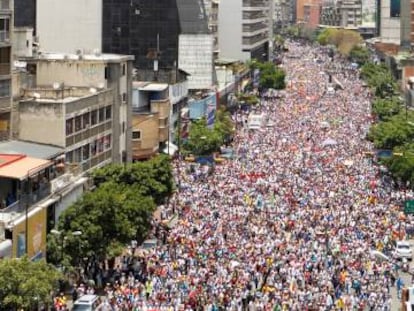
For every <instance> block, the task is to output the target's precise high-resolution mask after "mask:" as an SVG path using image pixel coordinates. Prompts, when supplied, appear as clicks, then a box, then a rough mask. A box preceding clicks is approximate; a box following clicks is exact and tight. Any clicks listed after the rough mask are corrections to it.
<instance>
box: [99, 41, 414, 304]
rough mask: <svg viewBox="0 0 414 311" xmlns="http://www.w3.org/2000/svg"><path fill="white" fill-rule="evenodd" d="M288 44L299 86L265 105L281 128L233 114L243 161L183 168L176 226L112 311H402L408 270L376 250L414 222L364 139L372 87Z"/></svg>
mask: <svg viewBox="0 0 414 311" xmlns="http://www.w3.org/2000/svg"><path fill="white" fill-rule="evenodd" d="M287 46H288V48H289V51H287V52H286V53H285V55H284V58H283V62H282V65H281V66H282V67H283V68H284V69H285V71H286V73H287V88H286V90H285V91H284V92H283V96H280V94H276V93H277V92H274V93H266V94H264V96H263V98H262V100H261V104H260V106H259V107H257V110H260V111H261V112H264V113H265V115H266V116H267V118H268V124H269V125H271V126H263V128H262V129H260V130H255V131H251V130H249V129H248V128H247V127H246V124H245V122H243V118H245V117H246V116H245V115H238V116H234V120H237V133H236V135H235V137H234V141H233V145H232V149H233V150H234V154H235V157H234V159H232V160H227V161H226V162H225V163H222V164H220V165H217V166H216V167H215V170H214V173H213V174H211V175H209V176H206V178H201V179H200V178H198V176H199V174H202V173H203V169H202V168H201V169H192V170H189V169H186V168H187V167H188V165H189V164H188V163H185V162H184V161H176V162H175V165H176V167H177V166H178V165H180V169H179V170H177V171H176V174H178V172H180V176H178V175H177V178H180V185H181V188H180V189H179V191H177V193H176V197H174V198H173V199H172V200H171V203H170V204H169V206H164V207H162V208H161V215H162V216H163V217H167V216H168V215H170V214H171V211H172V209H173V208H174V211H175V212H178V213H179V217H178V219H177V220H176V224H175V226H172V228H170V229H169V230H168V234H165V232H164V235H163V238H162V239H160V243H159V245H158V246H157V247H155V248H154V249H151V250H147V251H146V252H143V253H138V252H134V253H133V254H131V258H132V257H134V256H136V258H135V259H134V260H133V262H132V263H131V264H130V265H128V266H129V267H131V268H130V269H129V270H128V269H125V270H124V269H121V270H124V272H120V274H119V278H117V279H116V281H115V282H113V283H111V284H107V287H106V289H105V295H106V299H104V300H105V301H104V302H103V303H102V305H101V310H208V311H215V310H290V311H295V310H298V311H299V310H300V311H304V310H384V311H385V310H390V308H391V295H390V287H391V286H394V284H395V282H396V279H397V278H398V271H397V270H396V268H395V265H393V264H392V263H391V262H389V261H384V260H381V257H378V256H376V255H375V254H376V253H375V252H372V250H377V251H379V252H382V253H384V254H390V252H391V250H392V248H393V241H395V240H396V239H399V238H404V232H405V231H404V228H405V226H406V224H407V222H408V220H404V221H403V222H402V223H401V218H400V212H399V207H398V206H399V204H400V203H401V200H402V193H401V192H400V191H399V190H398V189H397V188H396V187H395V185H394V184H393V182H392V180H391V179H390V178H389V177H388V176H387V174H386V172H383V170H380V167H379V166H378V165H377V164H376V162H375V156H373V154H374V150H373V146H372V144H371V143H369V142H368V141H366V139H365V137H366V133H367V131H368V129H369V127H370V126H371V123H372V118H371V113H370V100H371V95H370V91H369V89H367V88H365V87H364V86H363V85H362V83H361V81H360V80H359V73H358V69H357V68H356V67H355V66H350V64H349V63H348V62H347V61H346V60H343V59H337V56H336V58H334V59H332V58H331V56H330V55H328V54H329V53H327V52H326V51H325V50H323V49H322V48H321V47H317V46H311V45H308V44H303V43H300V44H299V43H295V42H289V43H288V44H287ZM292 55H294V58H291V57H290V56H292ZM333 78H335V79H333ZM335 81H339V82H340V87H335V85H334V84H335V83H336V82H335ZM330 82H332V85H331V84H330ZM328 90H329V91H328ZM239 114H240V112H239ZM157 235H158V237H159V236H160V233H159V232H157Z"/></svg>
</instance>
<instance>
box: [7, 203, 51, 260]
mask: <svg viewBox="0 0 414 311" xmlns="http://www.w3.org/2000/svg"><path fill="white" fill-rule="evenodd" d="M46 212H47V208H46V207H39V208H36V209H34V210H33V211H30V212H29V217H28V223H27V226H28V234H27V237H28V238H27V250H26V231H25V230H26V217H22V218H20V219H19V220H18V221H17V223H16V224H15V225H14V227H13V255H14V256H15V257H21V256H23V255H26V253H27V256H28V257H29V258H30V259H32V260H37V259H40V258H44V257H45V253H46Z"/></svg>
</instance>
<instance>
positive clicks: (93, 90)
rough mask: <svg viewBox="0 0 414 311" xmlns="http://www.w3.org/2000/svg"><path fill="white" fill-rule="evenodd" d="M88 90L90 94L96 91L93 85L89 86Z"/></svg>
mask: <svg viewBox="0 0 414 311" xmlns="http://www.w3.org/2000/svg"><path fill="white" fill-rule="evenodd" d="M89 92H91V93H92V94H95V93H96V92H97V89H95V88H94V87H91V88H90V89H89Z"/></svg>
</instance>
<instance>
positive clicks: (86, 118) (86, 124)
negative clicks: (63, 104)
mask: <svg viewBox="0 0 414 311" xmlns="http://www.w3.org/2000/svg"><path fill="white" fill-rule="evenodd" d="M89 118H90V113H89V112H87V113H85V114H84V115H83V116H82V119H83V124H82V125H83V128H84V129H85V128H88V127H89V124H90V121H89Z"/></svg>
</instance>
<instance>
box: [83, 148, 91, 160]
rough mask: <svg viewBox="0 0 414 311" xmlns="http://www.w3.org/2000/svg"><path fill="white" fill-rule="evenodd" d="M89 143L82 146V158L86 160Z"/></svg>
mask: <svg viewBox="0 0 414 311" xmlns="http://www.w3.org/2000/svg"><path fill="white" fill-rule="evenodd" d="M89 148H90V147H89V144H86V145H84V146H82V160H83V161H86V160H88V159H89Z"/></svg>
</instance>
